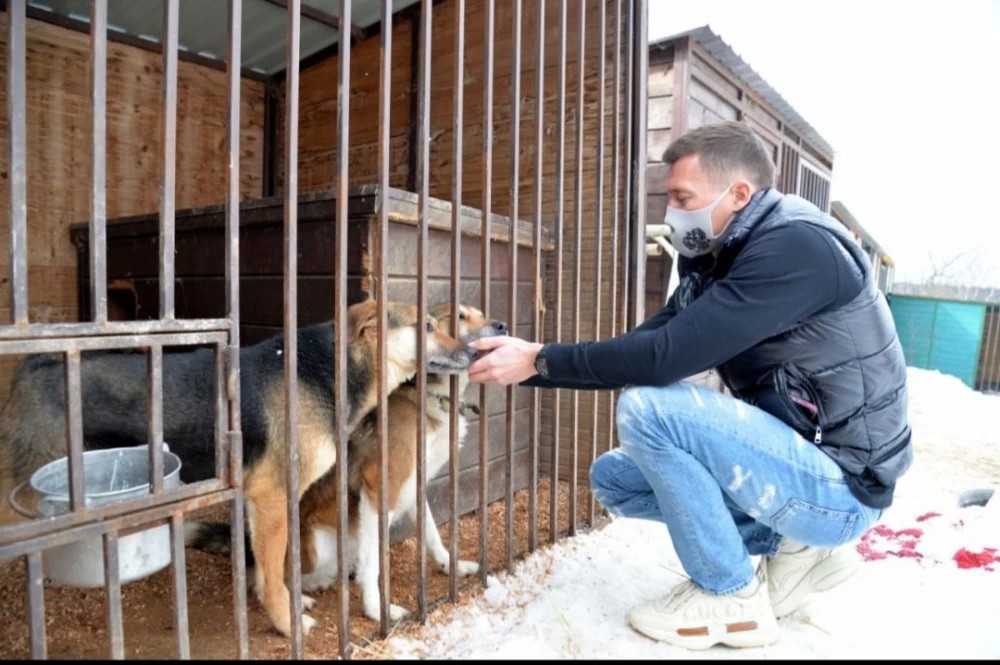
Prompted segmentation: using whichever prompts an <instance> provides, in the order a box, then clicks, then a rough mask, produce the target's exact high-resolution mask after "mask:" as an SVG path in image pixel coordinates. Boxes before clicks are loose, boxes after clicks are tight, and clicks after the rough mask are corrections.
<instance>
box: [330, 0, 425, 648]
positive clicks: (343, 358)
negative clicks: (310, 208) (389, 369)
mask: <svg viewBox="0 0 1000 665" xmlns="http://www.w3.org/2000/svg"><path fill="white" fill-rule="evenodd" d="M340 20H341V23H342V25H350V24H351V2H350V0H340ZM350 100H351V45H350V42H349V41H348V42H347V43H344V42H343V41H341V44H340V53H339V54H338V56H337V165H336V174H337V212H336V224H337V238H336V242H335V247H336V258H335V266H334V316H335V318H336V321H337V325H336V328H337V330H336V333H335V334H334V352H335V353H334V366H335V368H336V371H335V372H334V381H333V391H334V405H335V407H334V426H335V431H336V433H337V436H336V439H337V459H338V460H346V459H347V439H348V435H349V434H350V432H348V431H347V342H348V340H347V197H348V187H349V185H350V181H349V179H348V175H349V174H348V157H349V152H348V151H349V149H350V136H351V133H350V132H351V126H350V119H351V117H350V110H351V105H350ZM417 374H418V376H419V374H420V373H419V372H418V373H417ZM335 468H336V471H335V476H336V477H335V482H336V484H337V488H336V495H337V506H338V508H339V511H338V512H339V514H338V516H337V517H338V520H337V522H338V524H337V532H338V533H341V534H345V533H348V530H347V529H348V525H347V489H348V488H347V465H346V464H337V465H336V467H335ZM417 512H418V514H419V512H420V511H417ZM346 546H347V539H346V538H337V570H339V571H342V572H343V571H346V570H347V567H346V564H347V549H346ZM338 578H339V584H338V589H339V598H338V605H339V617H338V618H339V622H338V625H337V628H338V633H337V637H338V640H339V642H338V647H337V648H338V651H339V652H340V657H341V658H347V657H348V656H349V655H350V654H351V633H350V604H349V602H350V595H349V591H348V577H347V575H346V574H341V575H338Z"/></svg>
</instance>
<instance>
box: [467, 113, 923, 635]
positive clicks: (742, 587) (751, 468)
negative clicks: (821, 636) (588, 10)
mask: <svg viewBox="0 0 1000 665" xmlns="http://www.w3.org/2000/svg"><path fill="white" fill-rule="evenodd" d="M664 161H665V162H666V163H667V164H668V165H669V167H670V170H669V175H668V178H667V192H668V207H667V216H666V223H667V224H668V225H670V226H671V227H672V234H671V243H672V244H673V246H674V247H675V248H676V249H677V251H678V252H679V253H680V254H681V258H680V259H679V263H678V270H679V275H680V282H679V284H678V287H677V289H676V290H675V292H674V293H673V295H672V296H671V297H670V299H669V301H668V302H667V304H666V306H665V307H663V308H662V309H661V310H660V311H658V312H657V313H656V314H655V315H654V316H653V317H652V318H650V319H649V320H647V321H645V322H644V323H643V324H641V325H640V326H638V327H637V328H636V329H635V330H633V331H631V332H628V333H625V334H622V335H619V336H618V337H615V338H611V339H607V340H603V341H599V342H583V343H580V344H558V343H551V344H544V345H543V344H538V343H531V342H527V341H525V340H521V339H517V338H500V337H495V338H489V339H484V340H479V341H477V342H475V343H474V345H475V346H476V348H478V349H480V350H482V351H491V352H490V353H489V354H487V355H485V356H484V357H482V358H480V359H479V360H477V361H476V362H475V363H474V364H473V365H472V366H471V367H470V376H471V378H472V380H473V381H478V382H486V383H501V384H506V383H517V382H520V383H523V384H524V385H528V386H540V387H563V388H586V389H602V388H603V389H612V388H621V387H625V386H629V388H628V389H627V390H625V391H624V392H623V393H622V395H621V397H620V398H619V400H618V408H617V413H616V421H617V433H618V439H619V442H620V444H621V445H620V447H619V448H617V449H615V450H612V451H610V452H607V453H605V454H603V455H601V456H600V457H598V459H597V460H596V461H595V462H594V464H593V466H592V468H591V471H590V477H591V484H592V487H593V491H594V494H595V496H596V497H597V499H598V500H599V501H600V502H601V503H602V504H603V505H604V506H605V507H606V508H607V509H608V510H609V511H610V512H611V513H613V514H616V515H623V516H628V517H637V518H644V519H652V520H658V521H661V522H663V523H665V524H666V525H667V529H668V531H669V533H670V537H671V540H672V542H673V546H674V548H675V550H676V552H677V556H678V558H679V559H680V561H681V564H682V565H683V567H684V570H685V572H686V573H687V574H688V575H689V576H690V580H687V581H685V582H682V583H681V584H679V585H678V586H677V587H675V588H674V589H673V590H672V591H671V592H670V593H669V594H668V595H667V596H666V597H665V598H662V599H658V600H656V601H654V602H649V603H645V604H643V605H639V606H637V607H634V608H632V610H631V611H630V613H629V617H628V618H629V622H630V623H631V625H632V626H633V627H634V628H635V629H636V630H638V631H639V632H641V633H644V634H645V635H648V636H650V637H653V638H655V639H659V640H663V641H666V642H669V643H672V644H677V645H682V646H685V647H688V648H691V649H704V648H708V647H710V646H712V645H714V644H718V643H722V644H725V645H729V646H735V647H749V646H762V645H766V644H770V643H773V642H774V641H776V640H777V637H778V629H777V621H776V617H782V616H785V615H787V614H790V613H791V612H793V611H794V610H795V609H797V608H798V607H799V606H801V604H802V603H803V602H804V601H805V599H806V597H807V596H808V594H809V593H810V592H811V591H816V590H824V589H828V588H830V587H831V586H833V585H835V584H838V583H839V582H841V581H842V580H843V579H845V578H846V577H847V576H848V575H850V574H851V573H852V572H853V571H854V570H856V568H857V563H858V562H857V559H856V558H855V557H852V556H851V554H852V553H851V552H850V549H851V548H850V547H845V548H841V549H835V548H837V547H838V546H840V545H845V544H847V543H850V542H851V541H854V540H856V539H858V538H859V537H860V536H861V535H862V534H863V533H864V531H865V530H866V529H867V528H868V527H869V526H870V525H871V524H872V523H874V522H875V521H876V520H878V519H879V517H880V516H881V514H882V510H883V509H885V508H886V507H888V506H889V504H890V503H891V501H892V494H893V489H894V487H895V482H896V479H897V478H898V477H899V476H900V475H902V474H903V472H905V471H906V469H907V468H908V467H909V466H910V463H911V462H912V458H913V452H912V446H911V445H910V428H909V425H908V424H907V412H906V367H905V362H904V359H903V354H902V350H901V347H900V344H899V340H898V338H897V336H896V331H895V327H894V325H893V322H892V318H891V316H890V314H889V309H888V307H887V305H886V301H885V298H884V297H883V296H882V294H881V293H880V292H879V291H878V289H877V288H876V287H875V285H874V283H873V278H872V275H871V272H870V269H869V268H870V266H869V263H868V259H867V256H866V255H865V254H864V253H863V252H862V251H861V249H860V248H859V247H858V246H857V244H856V243H855V242H854V241H853V239H852V238H850V237H849V236H848V235H847V233H846V232H845V231H844V229H843V228H842V227H840V225H838V224H837V223H836V222H834V221H832V220H831V219H830V218H829V217H827V216H826V215H824V214H823V213H822V212H821V211H820V210H819V209H817V208H816V207H815V206H813V205H811V204H810V203H808V202H807V201H804V200H802V199H800V198H798V197H794V196H786V195H782V194H781V193H779V192H777V191H776V190H775V189H774V165H773V163H772V162H771V159H770V157H769V155H768V153H767V151H766V149H765V148H764V146H763V144H762V143H761V142H760V140H759V139H757V138H756V136H755V135H754V134H753V133H752V132H751V131H750V129H749V128H748V127H747V126H746V125H744V124H742V123H738V122H733V123H723V124H718V125H710V126H705V127H700V128H698V129H695V130H692V131H691V132H689V133H688V134H686V135H684V136H682V137H681V138H679V139H678V140H676V141H675V142H674V143H673V144H671V146H670V147H669V148H668V150H667V151H666V154H665V155H664ZM713 367H714V368H717V369H718V371H719V374H720V376H721V377H722V379H723V381H724V382H725V384H726V386H727V387H728V389H729V391H730V392H731V393H732V396H731V397H730V396H728V395H725V394H723V393H720V392H717V391H713V390H709V389H707V388H704V387H701V386H696V385H694V384H691V383H687V382H683V381H681V379H683V378H685V377H689V376H692V375H694V374H697V373H699V372H702V371H704V370H707V369H709V368H713ZM754 555H760V556H762V557H763V559H762V561H761V565H760V566H759V567H758V569H757V571H756V572H755V570H754V567H753V565H752V560H751V558H750V557H751V556H754Z"/></svg>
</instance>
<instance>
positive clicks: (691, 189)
mask: <svg viewBox="0 0 1000 665" xmlns="http://www.w3.org/2000/svg"><path fill="white" fill-rule="evenodd" d="M749 188H750V185H749V183H747V182H746V181H743V180H739V181H737V182H736V186H731V187H730V191H729V192H727V193H726V195H725V196H724V197H723V198H722V200H721V201H719V204H718V205H717V206H715V209H714V210H713V211H712V231H713V233H715V234H716V235H718V234H719V233H721V232H722V229H723V228H724V227H725V225H726V222H727V221H728V220H729V218H730V217H732V215H733V214H734V213H736V212H737V211H739V210H741V209H742V208H743V206H745V205H746V203H747V201H748V200H749V198H750V193H751V192H750V191H749ZM721 193H722V189H721V188H720V187H718V186H717V185H714V184H712V181H711V180H709V178H708V175H707V174H706V173H705V171H704V169H702V168H701V163H700V161H699V156H698V155H697V154H693V155H685V156H684V157H681V158H680V159H678V160H677V161H676V162H674V163H673V164H672V165H671V167H670V172H669V175H668V176H667V196H668V198H667V205H668V206H669V207H671V208H677V209H679V210H698V209H699V208H704V207H705V206H707V205H710V204H711V203H712V201H714V200H715V199H716V198H718V196H719V194H721Z"/></svg>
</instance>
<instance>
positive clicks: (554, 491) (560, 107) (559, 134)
mask: <svg viewBox="0 0 1000 665" xmlns="http://www.w3.org/2000/svg"><path fill="white" fill-rule="evenodd" d="M566 3H567V0H560V2H559V77H558V81H559V83H558V87H559V96H558V97H557V102H556V241H555V245H556V247H555V255H556V309H555V339H557V340H559V339H562V314H563V311H562V304H563V299H562V289H563V257H562V252H563V214H564V211H565V206H564V203H565V201H564V199H565V191H564V190H565V187H566V163H565V147H566V13H567V9H566ZM561 392H562V391H560V390H559V389H558V388H557V389H555V390H553V391H552V393H553V395H552V485H551V487H550V488H549V489H550V490H551V497H550V499H549V541H550V542H552V543H554V542H556V536H557V534H558V532H559V521H558V519H559V438H560V437H559V435H560V431H559V428H560V427H562V423H561V422H560V421H561V418H560V415H559V412H560V407H561V406H562V405H561V404H560V399H561V395H560V393H561Z"/></svg>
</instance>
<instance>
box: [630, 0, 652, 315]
mask: <svg viewBox="0 0 1000 665" xmlns="http://www.w3.org/2000/svg"><path fill="white" fill-rule="evenodd" d="M648 13H649V5H648V2H647V0H635V21H636V31H635V34H634V35H633V40H632V49H633V50H634V51H635V58H636V63H635V69H634V70H633V72H632V76H633V78H634V79H635V88H634V93H635V96H634V99H633V103H634V108H635V126H634V131H633V132H632V133H631V134H630V136H631V137H632V141H633V142H634V143H635V148H634V149H633V152H632V162H633V166H632V168H633V169H635V180H634V181H633V186H634V187H635V199H634V200H633V202H632V203H633V206H634V208H635V214H634V215H633V216H632V224H631V233H632V239H631V243H632V253H631V255H630V256H629V262H630V263H633V264H634V265H635V268H634V270H633V272H634V273H635V282H634V292H635V299H634V300H633V301H632V312H631V317H632V325H633V326H637V325H639V323H641V322H642V320H643V319H645V318H646V298H645V293H646V231H645V229H646V146H647V145H648V144H647V142H646V129H647V127H646V86H647V84H648V83H649V75H648V72H649V42H648V40H647V37H648V34H647V29H646V23H647V21H646V18H647V14H648Z"/></svg>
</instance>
